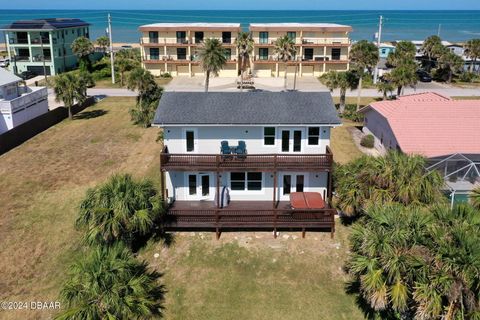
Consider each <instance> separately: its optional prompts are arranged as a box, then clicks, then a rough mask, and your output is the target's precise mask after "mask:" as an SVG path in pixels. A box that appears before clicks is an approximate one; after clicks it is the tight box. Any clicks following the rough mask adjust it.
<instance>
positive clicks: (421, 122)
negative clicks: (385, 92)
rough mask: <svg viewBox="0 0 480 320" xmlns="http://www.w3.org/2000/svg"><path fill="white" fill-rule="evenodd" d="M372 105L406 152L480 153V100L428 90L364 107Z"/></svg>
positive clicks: (428, 153) (432, 154)
mask: <svg viewBox="0 0 480 320" xmlns="http://www.w3.org/2000/svg"><path fill="white" fill-rule="evenodd" d="M371 109H373V110H375V111H376V112H378V113H380V114H381V115H382V116H383V117H384V118H385V119H386V120H387V122H388V123H389V125H390V127H391V129H392V131H393V133H394V135H395V138H396V139H397V142H398V145H399V146H400V148H401V149H402V151H403V152H405V153H408V154H413V153H415V154H421V155H424V156H426V157H429V158H430V157H436V156H443V155H449V154H453V153H470V154H480V100H452V99H450V98H449V97H445V96H442V95H440V94H437V93H433V92H428V93H422V94H414V95H408V96H403V97H400V98H399V99H397V100H393V101H380V102H374V103H372V104H370V105H369V106H367V107H365V108H363V109H362V110H361V111H362V112H367V111H368V110H371Z"/></svg>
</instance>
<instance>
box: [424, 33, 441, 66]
mask: <svg viewBox="0 0 480 320" xmlns="http://www.w3.org/2000/svg"><path fill="white" fill-rule="evenodd" d="M442 50H443V45H442V39H440V37H439V36H436V35H433V36H430V37H428V38H427V39H425V41H424V42H423V45H422V51H423V54H424V55H426V56H427V58H428V62H427V66H428V70H429V71H430V69H431V67H432V65H434V63H433V62H434V61H433V59H437V58H438V57H439V56H440V54H441V52H442Z"/></svg>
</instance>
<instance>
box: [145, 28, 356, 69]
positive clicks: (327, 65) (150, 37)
mask: <svg viewBox="0 0 480 320" xmlns="http://www.w3.org/2000/svg"><path fill="white" fill-rule="evenodd" d="M140 31H141V32H142V38H141V47H142V57H143V65H144V67H145V68H146V69H147V70H150V72H152V73H153V74H154V75H160V74H162V73H165V72H168V73H170V74H171V75H172V76H204V72H203V71H202V69H201V66H200V63H199V61H198V57H197V49H198V47H199V46H200V44H201V42H202V41H203V39H206V38H218V39H220V40H221V41H222V43H223V45H224V46H225V49H226V51H227V60H228V62H227V65H226V66H225V67H224V69H223V70H222V71H221V72H220V76H221V77H236V76H238V74H239V63H238V57H237V50H236V47H235V38H236V36H237V34H238V33H239V32H240V31H241V28H240V24H236V23H157V24H150V25H144V26H141V27H140ZM351 31H352V28H351V27H350V26H345V25H339V24H329V23H255V24H250V32H251V34H252V37H253V40H254V42H255V46H254V53H253V55H252V58H251V63H252V65H251V66H250V70H251V72H252V74H253V75H254V76H256V77H282V76H284V75H285V63H283V62H282V61H279V60H278V58H277V56H276V55H275V53H274V49H275V44H274V43H275V41H276V40H277V39H278V38H279V37H282V36H284V35H288V36H289V37H291V38H292V40H294V41H295V44H296V50H297V53H296V56H295V57H294V59H292V60H291V61H289V62H288V63H287V67H286V68H287V73H288V75H294V74H295V73H297V75H298V76H320V75H321V74H323V73H325V72H328V71H330V70H348V68H349V63H348V53H349V48H350V39H349V33H350V32H351Z"/></svg>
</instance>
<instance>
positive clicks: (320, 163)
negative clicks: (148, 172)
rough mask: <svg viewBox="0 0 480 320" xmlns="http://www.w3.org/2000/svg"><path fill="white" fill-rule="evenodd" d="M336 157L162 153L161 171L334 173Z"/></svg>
mask: <svg viewBox="0 0 480 320" xmlns="http://www.w3.org/2000/svg"><path fill="white" fill-rule="evenodd" d="M332 165H333V154H332V153H331V151H330V149H329V148H328V147H327V153H326V154H246V155H220V154H173V153H169V152H168V148H167V147H165V148H164V149H163V150H162V152H161V154H160V168H161V170H162V171H169V170H174V171H217V172H218V171H237V170H238V171H272V172H274V171H298V170H301V171H314V172H322V171H324V172H331V171H332Z"/></svg>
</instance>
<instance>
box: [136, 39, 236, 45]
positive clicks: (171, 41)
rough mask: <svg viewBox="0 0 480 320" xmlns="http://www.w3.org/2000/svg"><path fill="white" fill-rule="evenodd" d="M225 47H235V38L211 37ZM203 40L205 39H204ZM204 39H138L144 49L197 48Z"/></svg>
mask: <svg viewBox="0 0 480 320" xmlns="http://www.w3.org/2000/svg"><path fill="white" fill-rule="evenodd" d="M213 38H215V39H218V40H220V42H221V43H222V44H223V45H225V46H235V38H234V37H232V38H221V37H213ZM204 39H205V38H204ZM204 39H196V38H191V39H189V38H140V44H141V45H142V46H145V47H158V46H160V45H161V46H199V45H200V44H201V43H202V42H203V40H204Z"/></svg>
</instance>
